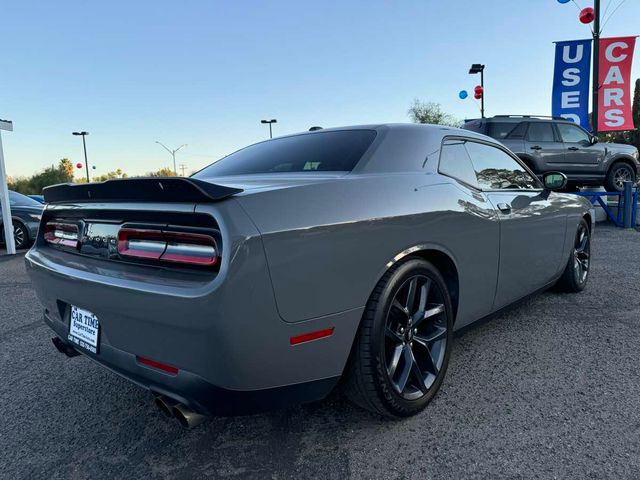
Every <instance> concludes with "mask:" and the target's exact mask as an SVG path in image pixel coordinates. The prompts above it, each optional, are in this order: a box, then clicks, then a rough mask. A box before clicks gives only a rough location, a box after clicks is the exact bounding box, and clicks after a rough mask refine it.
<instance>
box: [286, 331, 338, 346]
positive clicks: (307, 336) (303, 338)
mask: <svg viewBox="0 0 640 480" xmlns="http://www.w3.org/2000/svg"><path fill="white" fill-rule="evenodd" d="M333 330H334V327H331V328H325V329H324V330H317V331H315V332H309V333H303V334H302V335H296V336H295V337H291V338H290V339H289V343H291V345H299V344H301V343H305V342H311V341H312V340H318V339H320V338H325V337H330V336H331V335H333Z"/></svg>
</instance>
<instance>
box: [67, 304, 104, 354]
mask: <svg viewBox="0 0 640 480" xmlns="http://www.w3.org/2000/svg"><path fill="white" fill-rule="evenodd" d="M99 333H100V323H99V322H98V318H97V317H96V316H95V315H94V314H93V313H91V312H90V311H88V310H83V309H81V308H78V307H74V306H73V305H72V306H71V319H70V320H69V341H70V342H73V343H75V344H76V345H78V346H79V347H82V348H84V349H85V350H89V351H90V352H92V353H98V339H99Z"/></svg>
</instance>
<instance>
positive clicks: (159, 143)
mask: <svg viewBox="0 0 640 480" xmlns="http://www.w3.org/2000/svg"><path fill="white" fill-rule="evenodd" d="M156 143H157V144H158V145H162V148H164V149H165V150H166V151H167V152H169V153H170V154H171V158H173V173H174V174H175V176H176V177H177V176H178V170H177V169H176V152H177V151H178V150H180V149H181V148H182V147H186V146H187V144H186V143H183V144H182V145H180V146H179V147H178V148H176V149H175V150H171V149H170V148H169V147H167V146H166V145H165V144H164V143H161V142H158V141H156Z"/></svg>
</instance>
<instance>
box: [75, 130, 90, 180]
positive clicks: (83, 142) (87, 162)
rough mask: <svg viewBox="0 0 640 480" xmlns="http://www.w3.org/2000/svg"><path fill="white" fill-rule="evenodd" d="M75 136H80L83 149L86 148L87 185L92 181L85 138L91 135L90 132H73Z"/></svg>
mask: <svg viewBox="0 0 640 480" xmlns="http://www.w3.org/2000/svg"><path fill="white" fill-rule="evenodd" d="M73 135H76V136H78V135H80V136H81V137H82V147H83V148H84V166H85V168H86V170H87V183H89V182H90V181H91V179H90V178H89V161H88V160H87V142H85V140H84V137H86V136H87V135H89V132H73Z"/></svg>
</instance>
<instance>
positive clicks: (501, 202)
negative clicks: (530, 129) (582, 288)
mask: <svg viewBox="0 0 640 480" xmlns="http://www.w3.org/2000/svg"><path fill="white" fill-rule="evenodd" d="M466 148H467V151H468V152H469V156H470V158H471V162H472V164H473V167H474V170H475V173H476V177H477V179H478V185H479V187H480V188H481V189H482V191H483V192H484V194H485V195H486V196H487V198H488V199H489V201H490V202H491V203H492V205H493V206H494V208H495V209H496V211H497V212H498V217H499V223H500V260H499V267H498V282H497V288H496V294H495V299H494V303H493V310H497V309H498V308H501V307H503V306H505V305H507V304H509V303H511V302H514V301H516V300H518V299H520V298H522V297H524V296H526V295H528V294H530V293H533V292H535V291H536V290H537V289H539V288H541V287H543V286H545V285H546V284H548V283H549V282H550V281H552V280H553V279H554V277H555V276H556V275H557V273H558V271H559V269H560V267H561V264H562V262H563V259H562V252H563V245H564V238H565V233H566V223H567V220H566V214H565V213H564V210H563V209H562V208H561V207H562V205H563V199H562V196H559V195H554V194H552V193H551V192H548V191H545V190H543V188H542V185H541V183H540V181H539V180H537V179H536V178H534V177H533V176H532V175H531V174H530V173H529V172H528V171H527V170H526V168H525V167H523V166H522V165H521V163H520V162H519V161H518V160H516V157H515V156H512V154H511V153H508V151H507V150H506V149H503V148H501V147H499V146H497V145H492V144H487V143H479V142H475V141H470V142H467V143H466Z"/></svg>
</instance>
